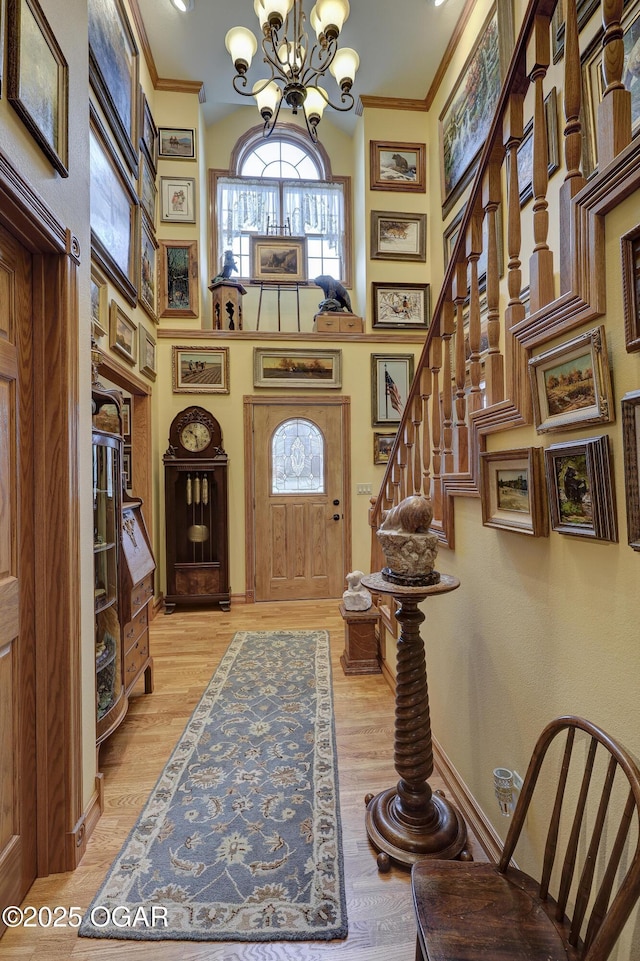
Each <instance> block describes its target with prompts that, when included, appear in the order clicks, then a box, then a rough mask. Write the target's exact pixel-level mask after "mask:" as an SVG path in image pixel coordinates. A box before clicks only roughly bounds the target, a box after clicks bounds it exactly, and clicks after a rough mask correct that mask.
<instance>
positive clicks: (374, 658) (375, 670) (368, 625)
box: [340, 604, 382, 674]
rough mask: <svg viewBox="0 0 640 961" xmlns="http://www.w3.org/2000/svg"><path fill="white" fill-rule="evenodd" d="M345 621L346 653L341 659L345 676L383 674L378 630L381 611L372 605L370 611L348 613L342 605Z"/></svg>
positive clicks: (341, 611) (343, 653)
mask: <svg viewBox="0 0 640 961" xmlns="http://www.w3.org/2000/svg"><path fill="white" fill-rule="evenodd" d="M340 613H341V614H342V619H343V621H344V651H343V652H342V656H341V657H340V663H341V664H342V670H343V671H344V673H345V674H381V673H382V668H381V667H380V649H379V643H378V638H377V635H376V628H377V626H378V623H379V621H380V611H379V610H378V608H377V607H375V605H372V606H371V607H370V608H369V610H368V611H348V610H347V609H346V607H345V606H344V604H341V605H340Z"/></svg>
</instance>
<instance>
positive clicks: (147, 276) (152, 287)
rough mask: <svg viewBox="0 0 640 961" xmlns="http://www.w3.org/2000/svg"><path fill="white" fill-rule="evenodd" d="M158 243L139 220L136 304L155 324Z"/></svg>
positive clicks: (147, 226)
mask: <svg viewBox="0 0 640 961" xmlns="http://www.w3.org/2000/svg"><path fill="white" fill-rule="evenodd" d="M157 250H158V242H157V240H156V238H155V237H154V234H153V231H152V230H151V227H150V226H149V224H148V223H147V221H146V220H145V219H144V217H141V218H140V263H139V277H138V302H139V303H140V304H141V306H142V307H144V309H145V310H146V312H147V313H148V314H149V317H151V319H152V320H153V321H154V322H155V323H157V322H158V311H157V290H156V283H157V276H158V268H157V263H156V259H157V255H156V251H157Z"/></svg>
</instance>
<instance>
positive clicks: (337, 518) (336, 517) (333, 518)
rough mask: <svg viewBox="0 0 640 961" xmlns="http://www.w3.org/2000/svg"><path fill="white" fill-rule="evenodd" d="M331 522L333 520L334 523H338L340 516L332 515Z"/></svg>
mask: <svg viewBox="0 0 640 961" xmlns="http://www.w3.org/2000/svg"><path fill="white" fill-rule="evenodd" d="M332 520H334V521H339V520H340V515H339V514H334V515H333V517H332Z"/></svg>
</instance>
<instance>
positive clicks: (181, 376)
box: [171, 347, 229, 394]
mask: <svg viewBox="0 0 640 961" xmlns="http://www.w3.org/2000/svg"><path fill="white" fill-rule="evenodd" d="M171 350H172V353H171V371H172V377H173V392H174V394H228V393H229V348H228V347H172V348H171Z"/></svg>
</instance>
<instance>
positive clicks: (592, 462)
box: [544, 434, 618, 541]
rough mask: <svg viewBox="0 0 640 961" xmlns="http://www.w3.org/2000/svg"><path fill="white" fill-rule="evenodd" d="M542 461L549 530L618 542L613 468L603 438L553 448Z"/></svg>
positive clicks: (573, 442)
mask: <svg viewBox="0 0 640 961" xmlns="http://www.w3.org/2000/svg"><path fill="white" fill-rule="evenodd" d="M544 458H545V468H546V473H547V487H548V492H549V507H550V512H551V529H552V530H554V531H558V533H560V534H573V535H575V536H576V537H590V538H594V539H596V540H601V541H617V540H618V530H617V523H616V509H615V500H614V486H613V464H612V462H611V452H610V449H609V438H608V437H607V436H606V434H603V435H601V436H600V437H589V438H588V439H587V440H583V441H582V440H574V441H568V442H567V443H566V444H552V445H551V446H550V447H547V449H546V450H545V452H544Z"/></svg>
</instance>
